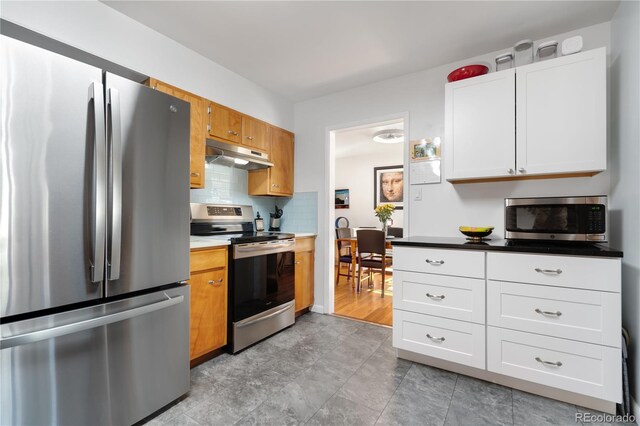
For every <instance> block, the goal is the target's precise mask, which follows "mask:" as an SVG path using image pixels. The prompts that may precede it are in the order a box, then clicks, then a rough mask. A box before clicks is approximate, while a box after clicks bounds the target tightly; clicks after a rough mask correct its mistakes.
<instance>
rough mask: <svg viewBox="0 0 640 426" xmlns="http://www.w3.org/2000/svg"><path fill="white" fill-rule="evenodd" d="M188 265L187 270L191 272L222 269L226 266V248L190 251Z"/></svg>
mask: <svg viewBox="0 0 640 426" xmlns="http://www.w3.org/2000/svg"><path fill="white" fill-rule="evenodd" d="M189 264H190V267H189V270H190V271H191V272H194V271H204V270H207V269H213V268H224V267H226V266H227V248H226V247H223V248H218V249H214V250H198V251H191V259H190V262H189Z"/></svg>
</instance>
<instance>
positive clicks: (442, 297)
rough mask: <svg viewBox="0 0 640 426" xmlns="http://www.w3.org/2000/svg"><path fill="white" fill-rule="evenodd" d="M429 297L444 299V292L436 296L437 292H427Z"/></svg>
mask: <svg viewBox="0 0 640 426" xmlns="http://www.w3.org/2000/svg"><path fill="white" fill-rule="evenodd" d="M427 297H429V298H431V299H437V300H442V299H444V294H441V295H440V296H436V295H435V294H431V293H427Z"/></svg>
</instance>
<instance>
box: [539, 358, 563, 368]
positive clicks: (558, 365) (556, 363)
mask: <svg viewBox="0 0 640 426" xmlns="http://www.w3.org/2000/svg"><path fill="white" fill-rule="evenodd" d="M536 361H538V362H539V363H541V364H544V365H550V366H552V367H562V363H561V362H560V361H556V362H551V361H544V360H542V359H540V357H538V356H537V357H536Z"/></svg>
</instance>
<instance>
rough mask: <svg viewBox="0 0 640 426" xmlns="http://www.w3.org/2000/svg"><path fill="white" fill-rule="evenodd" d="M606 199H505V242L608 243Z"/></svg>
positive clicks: (602, 197)
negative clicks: (506, 240)
mask: <svg viewBox="0 0 640 426" xmlns="http://www.w3.org/2000/svg"><path fill="white" fill-rule="evenodd" d="M608 222H609V211H608V209H607V197H606V196H605V195H598V196H592V197H557V198H506V199H505V202H504V224H505V233H504V234H505V238H507V239H512V240H547V241H588V242H606V241H608V240H609V238H608V236H609V235H608V225H609V224H608Z"/></svg>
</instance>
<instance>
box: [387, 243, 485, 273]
mask: <svg viewBox="0 0 640 426" xmlns="http://www.w3.org/2000/svg"><path fill="white" fill-rule="evenodd" d="M393 269H395V270H402V271H410V272H426V273H428V274H440V275H453V276H458V277H471V278H484V252H480V251H464V250H440V249H430V248H416V247H406V246H396V247H394V248H393Z"/></svg>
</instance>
